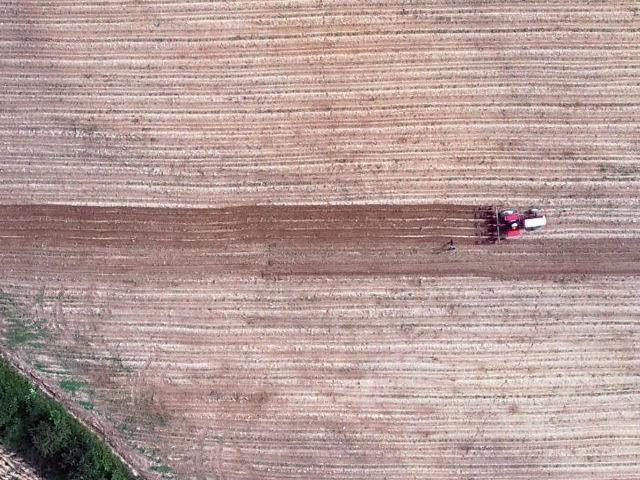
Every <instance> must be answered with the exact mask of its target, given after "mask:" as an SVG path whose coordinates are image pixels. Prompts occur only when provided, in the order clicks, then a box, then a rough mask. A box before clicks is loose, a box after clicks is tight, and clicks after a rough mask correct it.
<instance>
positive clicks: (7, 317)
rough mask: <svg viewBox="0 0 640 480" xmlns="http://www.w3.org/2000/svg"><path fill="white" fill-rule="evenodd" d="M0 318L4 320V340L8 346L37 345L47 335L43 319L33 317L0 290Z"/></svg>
mask: <svg viewBox="0 0 640 480" xmlns="http://www.w3.org/2000/svg"><path fill="white" fill-rule="evenodd" d="M0 319H3V320H4V321H5V322H6V325H7V330H6V341H7V345H8V346H9V347H12V348H14V347H17V346H20V345H30V346H33V347H38V346H39V345H40V343H39V341H41V340H43V339H44V338H46V336H47V329H46V328H45V325H44V321H43V320H39V319H37V318H33V317H32V316H31V315H29V314H28V313H27V312H25V311H24V309H23V308H21V306H20V305H19V304H18V302H16V301H15V300H14V299H13V298H11V296H9V295H8V294H7V293H5V292H3V291H2V290H0Z"/></svg>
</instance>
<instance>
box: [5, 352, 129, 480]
mask: <svg viewBox="0 0 640 480" xmlns="http://www.w3.org/2000/svg"><path fill="white" fill-rule="evenodd" d="M0 405H1V406H2V408H0V442H2V443H3V444H4V445H6V446H7V447H9V448H10V449H12V450H14V451H16V452H17V453H19V454H20V455H22V457H23V458H24V459H25V460H27V461H28V462H29V463H31V464H32V465H34V466H35V467H36V468H39V469H40V471H41V473H42V475H43V476H44V477H46V478H50V479H54V480H63V479H69V480H103V479H104V480H126V479H132V478H133V475H132V474H131V473H130V472H129V470H128V469H127V467H126V466H125V465H124V464H123V463H122V462H121V461H120V460H119V459H118V458H117V457H116V456H115V455H114V454H113V453H112V452H111V450H110V449H109V447H107V446H106V445H105V444H104V443H103V442H102V441H101V440H100V439H99V438H98V437H97V436H95V435H94V434H93V433H91V432H90V431H89V430H88V429H86V428H85V427H84V426H83V425H82V424H81V423H80V422H78V421H77V420H76V419H75V418H74V417H72V416H71V415H70V414H69V413H67V411H66V410H65V409H64V408H63V407H62V406H61V405H60V404H58V403H57V402H56V401H54V400H52V399H51V398H49V397H47V396H46V395H44V394H43V393H41V392H40V391H39V390H38V389H36V388H35V387H34V386H33V385H32V384H31V383H30V382H29V381H28V380H26V379H25V378H23V377H22V376H21V375H20V374H19V373H18V372H16V371H15V370H13V369H12V368H11V367H10V366H9V365H8V364H7V363H6V362H5V361H3V360H0Z"/></svg>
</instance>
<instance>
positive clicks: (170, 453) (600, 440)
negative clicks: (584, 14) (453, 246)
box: [0, 205, 640, 479]
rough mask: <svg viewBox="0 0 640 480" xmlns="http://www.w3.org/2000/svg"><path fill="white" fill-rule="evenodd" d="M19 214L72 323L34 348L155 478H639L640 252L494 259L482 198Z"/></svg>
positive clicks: (532, 241) (57, 312)
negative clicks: (161, 470)
mask: <svg viewBox="0 0 640 480" xmlns="http://www.w3.org/2000/svg"><path fill="white" fill-rule="evenodd" d="M0 215H1V217H2V218H3V238H2V241H3V248H2V252H1V254H0V256H1V260H2V261H1V262H0V265H1V266H0V269H1V270H0V271H1V272H2V278H3V279H4V286H3V289H4V291H5V293H6V294H9V295H11V296H12V297H14V298H16V299H18V301H19V303H20V305H21V308H22V309H24V311H25V312H28V315H30V316H31V317H33V318H38V319H40V320H42V321H44V322H45V323H46V325H47V328H48V331H49V333H48V335H47V336H46V338H45V340H46V341H44V343H43V344H41V345H38V346H37V347H35V346H34V347H27V346H24V347H22V348H19V349H18V351H17V353H16V354H15V355H18V356H20V357H21V358H29V359H30V362H31V363H32V365H34V370H36V372H35V373H36V375H39V376H41V377H44V378H45V380H48V381H49V382H53V383H55V382H61V381H64V380H65V379H66V380H69V379H72V380H73V381H75V382H78V383H80V384H81V385H82V387H81V388H79V389H78V391H76V392H74V393H73V394H72V395H69V396H67V397H66V399H67V401H68V402H70V403H71V404H73V403H75V402H85V403H86V402H90V404H91V406H92V407H91V408H92V409H93V410H92V412H97V413H95V415H96V416H97V417H98V418H99V419H101V420H102V423H103V424H105V423H106V424H107V425H108V426H109V425H110V426H111V430H112V431H111V432H109V434H108V436H109V437H111V438H112V440H113V441H114V443H115V445H116V446H117V447H118V450H119V451H120V452H121V453H122V454H123V455H124V456H126V457H127V458H128V459H129V461H130V462H131V463H132V464H133V465H134V466H135V467H136V468H137V469H139V470H140V471H142V472H145V471H146V472H149V473H150V474H153V470H151V468H152V466H154V465H155V466H156V467H157V466H158V464H159V461H160V460H161V461H162V462H163V463H162V464H165V463H166V464H168V465H169V466H170V467H172V469H173V470H174V471H175V472H176V473H177V475H178V477H179V478H195V479H199V478H225V479H240V478H243V479H244V478H256V479H262V478H273V479H280V478H354V479H355V478H380V479H382V478H393V479H396V478H397V479H401V478H425V477H428V478H487V479H489V478H492V479H493V478H505V479H506V478H510V479H513V478H523V479H524V478H539V477H542V476H544V477H550V478H577V477H580V478H583V477H586V478H611V479H613V478H633V477H634V476H635V475H636V474H637V471H638V465H639V464H640V463H639V462H640V458H639V453H640V433H639V430H638V422H640V410H639V409H638V408H637V405H638V404H639V403H638V400H639V399H640V388H639V382H638V372H639V371H640V370H639V368H640V355H639V354H638V349H637V346H638V345H637V341H638V334H639V333H640V323H639V322H638V318H639V317H638V315H639V313H640V300H639V299H638V296H637V290H638V287H639V284H640V277H639V276H638V274H640V248H639V247H640V240H639V239H635V238H634V239H618V240H616V241H615V242H612V241H608V242H603V241H602V240H599V239H595V240H594V239H589V238H584V239H581V240H575V239H573V240H564V239H555V238H546V232H540V233H537V234H531V235H529V236H528V237H526V238H524V239H522V240H521V241H517V242H512V243H507V242H501V243H499V244H492V243H487V242H485V241H484V238H483V237H482V236H481V235H479V236H476V232H477V231H479V232H483V229H482V228H480V229H477V228H476V227H474V224H477V223H478V222H479V221H478V220H476V219H474V215H475V209H474V208H471V207H466V206H459V205H455V206H452V205H449V206H447V205H425V206H422V207H419V206H411V207H410V206H403V207H398V206H371V207H361V206H339V207H329V206H323V207H310V206H305V207H235V208H226V209H217V210H216V209H213V210H186V209H173V210H172V209H166V208H160V209H150V208H149V209H137V208H99V207H62V206H21V207H18V206H14V207H3V208H1V209H0ZM480 222H482V221H481V220H480ZM553 229H554V227H553V226H552V225H550V226H549V231H550V232H553ZM450 237H454V238H457V239H458V251H457V252H456V253H455V254H450V253H448V252H444V249H443V245H444V243H446V241H447V240H448V239H449V238H450ZM38 369H39V371H38ZM76 410H77V407H76ZM103 433H105V431H104V430H103ZM149 452H152V453H151V454H149ZM154 462H155V463H154ZM162 464H161V465H162Z"/></svg>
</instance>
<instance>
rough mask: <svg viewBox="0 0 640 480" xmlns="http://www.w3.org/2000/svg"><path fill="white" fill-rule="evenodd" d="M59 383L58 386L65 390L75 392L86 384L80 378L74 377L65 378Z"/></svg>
mask: <svg viewBox="0 0 640 480" xmlns="http://www.w3.org/2000/svg"><path fill="white" fill-rule="evenodd" d="M59 385H60V388H62V389H63V390H64V391H66V392H70V393H76V392H78V391H80V390H82V389H83V388H84V387H85V386H86V383H85V382H83V381H82V380H76V379H75V378H66V379H64V380H62V381H61V382H60V383H59Z"/></svg>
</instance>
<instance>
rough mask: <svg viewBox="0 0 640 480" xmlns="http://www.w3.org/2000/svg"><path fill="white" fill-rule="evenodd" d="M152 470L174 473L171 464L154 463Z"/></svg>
mask: <svg viewBox="0 0 640 480" xmlns="http://www.w3.org/2000/svg"><path fill="white" fill-rule="evenodd" d="M151 470H153V471H154V472H159V473H173V469H172V468H171V467H170V466H169V465H154V466H153V467H151Z"/></svg>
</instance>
